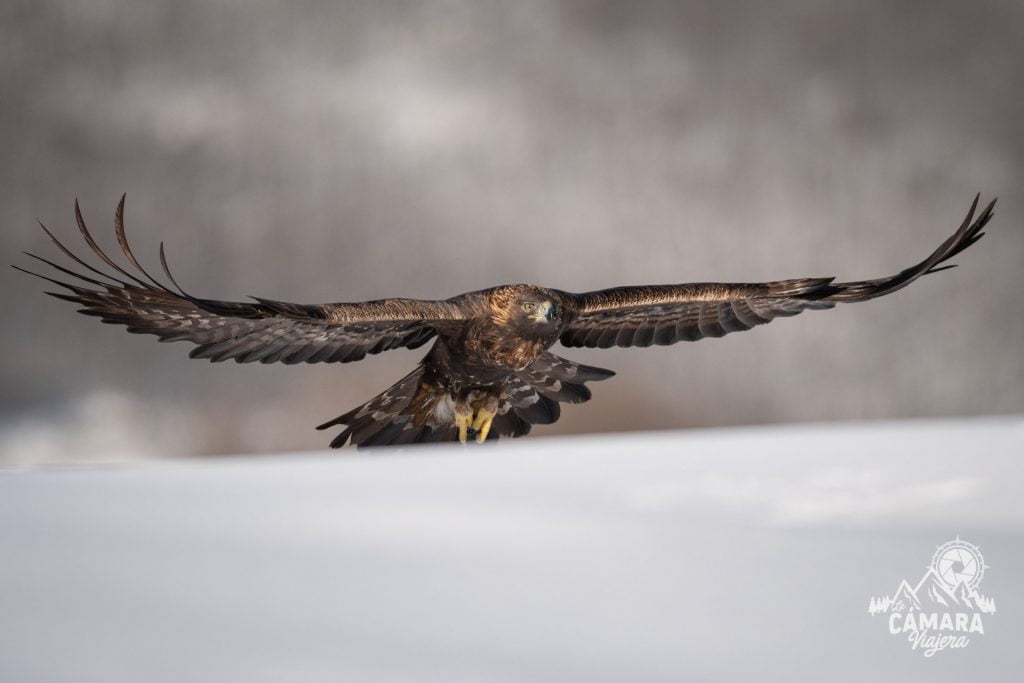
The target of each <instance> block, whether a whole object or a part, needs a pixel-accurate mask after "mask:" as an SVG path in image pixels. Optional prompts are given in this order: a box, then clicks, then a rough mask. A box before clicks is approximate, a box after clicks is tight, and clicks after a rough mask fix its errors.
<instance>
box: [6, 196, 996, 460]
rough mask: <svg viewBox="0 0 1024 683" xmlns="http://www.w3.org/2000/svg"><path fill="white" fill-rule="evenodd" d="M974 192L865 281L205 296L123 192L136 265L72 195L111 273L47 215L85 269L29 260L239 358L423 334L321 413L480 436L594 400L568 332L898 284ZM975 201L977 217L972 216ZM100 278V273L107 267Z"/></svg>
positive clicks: (954, 244)
mask: <svg viewBox="0 0 1024 683" xmlns="http://www.w3.org/2000/svg"><path fill="white" fill-rule="evenodd" d="M978 199H979V197H975V199H974V202H973V203H972V204H971V208H970V211H968V213H967V217H966V218H965V219H964V221H963V223H962V224H961V226H960V228H959V229H958V230H957V231H956V232H955V233H954V234H953V235H952V236H950V237H949V238H948V239H947V240H946V241H945V242H943V243H942V244H941V245H939V247H938V248H937V249H936V250H935V251H934V252H932V254H931V255H930V256H929V257H928V258H926V259H924V260H923V261H921V262H920V263H918V264H916V265H914V266H911V267H909V268H907V269H905V270H902V271H900V272H899V273H897V274H895V275H892V276H890V277H883V278H878V279H875V280H863V281H859V282H834V278H798V279H792V280H779V281H776V282H762V283H748V284H741V283H691V284H679V285H650V286H636V287H615V288H612V289H604V290H600V291H596V292H586V293H583V294H574V293H571V292H565V291H561V290H557V289H550V288H546V287H538V286H534V285H502V286H499V287H492V288H490V289H483V290H480V291H476V292H467V293H465V294H460V295H458V296H454V297H452V298H450V299H444V300H422V299H380V300H377V301H364V302H359V303H335V304H313V305H309V304H293V303H286V302H283V301H273V300H270V299H259V298H254V299H253V302H251V303H250V302H231V301H218V300H215V299H203V298H199V297H196V296H193V295H191V294H188V293H187V292H185V291H184V290H183V289H182V288H181V287H180V286H178V284H177V282H175V279H174V277H173V276H172V275H171V272H170V270H169V269H168V267H167V259H166V257H165V255H164V249H163V245H162V244H161V245H160V264H161V266H162V270H163V273H164V275H165V277H166V279H167V282H168V283H169V284H165V283H163V282H161V281H160V280H157V279H156V278H154V277H153V276H151V275H150V274H149V273H148V272H147V271H146V270H145V269H144V268H143V267H142V265H141V264H140V263H139V261H138V259H136V258H135V255H134V254H133V253H132V251H131V248H130V247H129V246H128V240H127V239H126V237H125V230H124V197H122V198H121V202H120V203H119V204H118V207H117V211H116V212H115V215H114V232H115V236H116V238H117V242H118V244H119V246H120V247H121V251H122V252H124V256H125V258H126V259H127V260H128V263H129V264H130V266H131V267H132V268H134V269H135V271H136V272H134V273H133V272H131V271H130V270H127V269H126V268H123V267H122V266H119V265H118V264H117V263H116V262H115V261H114V260H113V259H112V258H110V257H109V256H108V255H107V254H106V253H105V252H104V251H103V250H102V249H101V248H100V247H99V245H98V244H97V243H96V240H95V239H93V236H92V234H91V233H90V232H89V229H88V228H87V227H86V225H85V221H84V219H83V218H82V212H81V210H80V209H79V207H78V203H77V202H75V219H76V222H77V223H78V228H79V231H80V232H81V234H82V237H83V239H84V240H85V242H86V243H87V244H88V245H89V247H90V249H91V250H92V251H93V252H94V253H95V255H96V256H97V257H98V258H99V259H100V260H101V261H102V262H103V264H105V265H106V266H107V268H109V269H110V270H109V271H108V272H104V271H103V270H101V269H100V268H97V267H94V266H92V265H90V264H89V263H87V262H86V261H85V260H83V259H82V258H80V257H79V256H77V255H76V254H74V253H73V252H72V251H71V250H70V249H68V248H67V247H65V246H64V245H63V244H62V243H61V242H60V241H58V240H57V238H56V237H54V236H53V234H52V233H50V231H49V230H47V229H46V227H45V226H43V225H42V224H41V223H40V227H42V229H43V231H45V232H46V234H47V235H48V236H49V237H50V239H51V240H52V241H53V243H54V244H55V245H56V247H57V248H58V249H59V250H60V251H61V252H63V253H64V255H65V256H67V257H68V258H69V259H71V260H72V261H73V262H74V263H76V264H77V265H78V266H80V267H82V268H84V269H86V271H88V272H89V273H91V275H84V274H82V273H79V272H76V271H74V270H71V269H69V268H65V267H64V266H61V265H58V264H56V263H53V262H52V261H49V260H47V259H44V258H42V257H39V256H36V255H34V254H28V256H30V257H32V258H34V259H37V260H38V261H41V262H43V263H45V264H47V265H49V266H51V267H53V268H55V269H56V270H58V271H59V272H61V273H63V274H64V275H67V276H70V277H71V278H73V279H72V280H70V281H64V280H61V279H57V278H55V277H53V278H51V277H47V276H44V275H40V274H38V273H34V272H32V271H29V270H25V269H23V268H19V267H18V266H15V268H18V269H19V270H23V271H24V272H27V273H29V274H31V275H36V276H38V277H41V278H43V279H45V280H49V281H50V282H52V283H54V284H56V285H58V286H60V287H61V288H63V290H64V291H62V292H47V293H48V294H50V295H51V296H55V297H57V298H59V299H64V300H66V301H71V302H73V303H75V304H78V305H80V306H81V307H82V308H80V309H78V310H79V312H81V313H84V314H86V315H92V316H96V317H99V318H100V319H101V320H102V321H103V322H107V323H117V324H122V325H126V326H127V329H128V331H129V332H135V333H146V334H154V335H156V336H158V337H159V338H160V341H189V342H192V343H193V344H195V345H196V346H195V348H194V349H192V351H191V352H190V353H189V356H190V357H191V358H206V359H209V360H210V361H213V362H218V361H224V360H228V359H233V360H234V361H235V362H238V363H251V362H256V361H259V362H261V363H276V362H280V363H289V364H292V363H348V362H351V361H357V360H360V359H362V358H364V357H365V356H366V354H368V353H380V352H382V351H387V350H389V349H397V348H409V349H414V348H417V347H420V346H423V345H424V344H426V343H427V342H428V341H430V340H432V339H433V340H434V344H433V346H432V347H431V348H430V350H429V351H428V352H427V355H426V356H425V357H424V358H423V360H422V361H420V364H419V366H418V367H417V368H416V369H415V370H413V371H412V372H411V373H409V374H408V375H406V376H405V377H404V378H402V379H401V380H399V381H398V382H397V383H396V384H394V385H393V386H392V387H390V388H389V389H387V390H386V391H384V392H383V393H381V394H379V395H378V396H376V397H374V398H373V399H371V400H370V401H368V402H367V403H365V404H363V405H361V406H358V407H357V408H354V409H353V410H350V411H349V412H347V413H345V414H344V415H341V416H339V417H337V418H335V419H333V420H331V421H329V422H326V423H324V424H322V425H320V426H319V427H318V429H326V428H329V427H332V426H335V425H343V426H344V427H345V429H344V430H343V431H342V432H341V433H340V434H338V436H336V437H335V438H334V440H333V441H331V446H332V447H335V448H337V447H340V446H343V445H345V444H346V443H347V442H351V443H353V444H355V445H356V446H382V445H397V444H407V443H419V442H429V441H454V440H459V441H462V442H463V443H465V442H466V441H467V439H468V438H469V436H470V435H471V434H472V435H473V436H475V438H476V440H477V441H478V442H480V443H483V442H484V441H486V440H488V439H496V438H498V436H510V437H516V436H524V435H526V434H527V433H529V431H530V428H531V426H532V425H535V424H550V423H552V422H555V421H556V420H557V419H558V417H559V412H560V408H559V403H582V402H584V401H587V400H589V399H590V396H591V394H590V389H588V388H587V386H586V383H587V382H590V381H596V380H603V379H607V378H608V377H611V376H612V375H613V374H614V373H613V372H611V371H610V370H604V369H601V368H595V367H590V366H587V365H581V364H579V363H575V362H573V361H570V360H567V359H565V358H561V357H559V356H556V355H555V354H553V353H551V352H550V351H549V350H548V349H549V348H550V347H552V346H553V345H554V344H555V343H556V342H559V341H560V342H561V343H562V344H563V345H565V346H570V347H571V346H585V347H597V348H602V349H604V348H609V347H611V346H626V347H628V346H650V345H652V344H658V345H666V344H674V343H676V342H679V341H696V340H698V339H702V338H704V337H721V336H723V335H725V334H728V333H730V332H739V331H742V330H749V329H750V328H752V327H754V326H755V325H763V324H765V323H768V322H771V321H772V320H773V319H775V318H778V317H785V316H792V315H796V314H798V313H800V312H802V311H805V310H808V309H822V308H832V307H833V306H835V304H837V303H851V302H857V301H867V300H868V299H873V298H875V297H879V296H884V295H886V294H890V293H892V292H894V291H896V290H898V289H901V288H903V287H906V286H907V285H908V284H910V283H911V282H913V281H914V280H916V279H917V278H919V277H921V276H922V275H927V274H929V273H934V272H937V271H940V270H945V269H947V268H952V267H953V266H951V265H941V264H943V263H945V262H946V261H947V260H948V259H949V258H951V257H953V256H955V255H956V254H959V253H960V252H961V251H963V250H964V249H966V248H967V247H969V246H971V245H972V244H974V243H975V242H976V241H978V240H979V239H980V238H981V236H982V235H983V234H984V233H982V232H981V231H982V229H983V228H984V227H985V225H986V224H987V223H988V221H989V220H990V219H991V218H992V209H993V207H994V206H995V200H992V202H991V203H989V204H988V206H986V207H985V208H984V209H983V210H982V211H981V212H980V213H977V208H978ZM976 213H977V215H975V214H976ZM97 278H99V279H97Z"/></svg>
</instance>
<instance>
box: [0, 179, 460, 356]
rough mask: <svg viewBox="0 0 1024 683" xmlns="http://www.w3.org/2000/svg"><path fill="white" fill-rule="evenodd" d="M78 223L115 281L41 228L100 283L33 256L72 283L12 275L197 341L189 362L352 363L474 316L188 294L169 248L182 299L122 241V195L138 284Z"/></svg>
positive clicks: (431, 307) (99, 312)
mask: <svg viewBox="0 0 1024 683" xmlns="http://www.w3.org/2000/svg"><path fill="white" fill-rule="evenodd" d="M75 221H76V223H77V225H78V229H79V232H80V233H81V235H82V237H83V239H84V240H85V242H86V244H87V245H88V246H89V248H90V249H91V250H92V252H93V253H94V254H95V255H96V257H98V258H99V259H100V260H101V261H102V262H103V263H104V264H105V265H106V266H107V267H109V268H110V269H111V270H112V271H113V274H111V273H109V272H104V271H103V270H101V269H100V268H97V267H95V266H92V265H90V264H89V263H88V262H86V261H85V260H84V259H82V258H80V257H79V256H77V255H76V254H74V253H73V252H72V251H71V250H70V249H68V248H67V247H66V246H64V244H62V243H61V242H60V241H59V240H58V239H57V238H56V237H55V236H54V235H53V233H51V232H50V231H49V230H48V229H47V228H46V227H45V226H43V225H42V224H41V223H40V227H42V229H43V231H44V232H45V233H46V235H47V236H48V237H49V238H50V240H51V241H52V242H53V243H54V244H55V245H56V246H57V248H58V249H59V250H60V251H61V252H62V253H63V254H64V255H65V256H67V257H68V258H70V259H71V260H72V261H74V262H75V263H76V264H78V265H79V266H81V267H83V268H85V269H86V270H88V271H89V272H91V273H93V274H95V275H97V276H99V277H101V278H103V280H100V279H96V278H93V277H90V276H86V275H83V274H81V273H78V272H76V271H74V270H72V269H70V268H66V267H64V266H61V265H59V264H56V263H54V262H52V261H49V260H47V259H45V258H42V257H40V256H36V255H34V254H28V256H30V257H32V258H34V259H36V260H38V261H40V262H42V263H44V264H46V265H48V266H51V267H53V268H54V269H56V270H57V271H58V272H60V273H63V274H64V275H66V276H69V277H70V278H71V279H70V280H69V281H64V280H61V279H58V278H53V277H48V276H46V275H41V274H39V273H35V272H32V271H30V270H26V269H24V268H20V267H18V266H15V268H17V269H18V270H21V271H23V272H26V273H29V274H31V275H35V276H37V277H41V278H43V279H45V280H47V281H49V282H51V283H53V284H55V285H57V286H59V287H61V288H63V289H64V290H65V292H48V294H50V295H51V296H55V297H57V298H59V299H62V300H64V301H70V302H72V303H75V304H78V305H79V306H81V308H80V309H79V312H81V313H83V314H86V315H91V316H95V317H98V318H100V319H101V321H102V322H106V323H111V324H119V325H125V326H126V327H127V330H128V331H129V332H132V333H138V334H153V335H156V336H157V337H158V338H159V339H160V341H164V342H171V341H189V342H192V343H193V344H195V345H196V347H195V348H194V349H192V352H191V353H190V354H189V355H190V357H192V358H206V359H209V360H210V361H214V362H217V361H224V360H229V359H234V360H235V361H236V362H239V363H253V362H260V363H275V362H284V363H288V364H293V363H303V362H305V363H317V362H330V363H346V362H352V361H356V360H359V359H361V358H364V357H365V356H366V355H367V354H376V353H381V352H383V351H387V350H389V349H396V348H401V347H409V348H415V347H417V346H421V345H423V344H424V343H426V342H427V341H428V340H429V339H431V338H432V337H433V336H434V335H435V334H436V327H437V326H438V325H446V326H448V325H452V324H458V321H461V320H464V319H465V318H466V315H467V314H466V311H465V310H464V308H463V307H462V306H460V302H459V300H458V299H448V300H443V301H425V300H418V299H382V300H378V301H366V302H360V303H335V304H313V305H309V304H293V303H288V302H283V301H275V300H272V299H262V298H255V297H254V299H253V302H233V301H219V300H214V299H201V298H198V297H194V296H192V295H190V294H188V293H186V292H185V290H183V289H182V288H181V286H180V285H179V284H178V283H177V281H176V280H175V278H174V276H173V275H172V274H171V271H170V268H169V267H168V266H167V257H166V254H165V251H164V246H163V244H162V243H161V245H160V265H161V268H162V269H163V271H164V274H165V275H166V276H167V279H168V280H169V281H170V282H171V284H172V285H173V286H174V287H175V288H176V289H177V291H174V290H172V289H170V288H169V287H167V286H165V285H164V284H162V283H161V282H160V281H159V280H157V279H156V278H154V277H153V276H152V275H151V274H150V273H149V272H148V271H147V270H146V269H145V268H143V266H142V264H141V263H140V262H139V260H138V259H137V258H136V257H135V254H134V253H133V252H132V250H131V247H130V246H129V244H128V239H127V237H126V235H125V229H124V197H123V196H122V197H121V201H120V202H119V204H118V206H117V210H116V212H115V216H114V233H115V236H116V239H117V242H118V245H119V246H120V247H121V251H122V252H123V254H124V257H125V258H126V259H127V260H128V262H129V264H130V265H131V266H132V267H133V268H135V269H136V270H137V271H138V273H139V274H140V275H141V277H137V276H136V275H134V274H132V273H131V272H130V271H129V270H127V269H126V268H124V267H122V266H120V265H118V264H117V263H116V262H115V261H114V259H113V258H111V257H110V256H109V255H108V254H107V253H106V252H104V251H103V250H102V248H101V247H100V246H99V244H98V243H97V242H96V240H95V238H94V237H93V235H92V233H91V232H90V231H89V228H88V227H87V226H86V223H85V219H84V218H83V216H82V211H81V208H80V207H79V205H78V202H77V201H76V202H75ZM122 276H123V277H122ZM123 278H124V279H123ZM143 278H145V279H143ZM108 281H109V282H108Z"/></svg>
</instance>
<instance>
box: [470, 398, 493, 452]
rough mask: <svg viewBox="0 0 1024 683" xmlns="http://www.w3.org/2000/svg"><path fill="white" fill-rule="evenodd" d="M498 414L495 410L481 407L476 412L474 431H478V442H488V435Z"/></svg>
mask: <svg viewBox="0 0 1024 683" xmlns="http://www.w3.org/2000/svg"><path fill="white" fill-rule="evenodd" d="M495 415H497V413H496V412H495V411H493V410H488V409H487V408H483V407H481V408H480V409H479V410H477V411H476V419H475V420H473V429H474V431H476V442H477V443H483V442H484V441H487V433H488V432H490V431H491V422H493V421H494V416H495Z"/></svg>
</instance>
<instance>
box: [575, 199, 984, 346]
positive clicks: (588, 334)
mask: <svg viewBox="0 0 1024 683" xmlns="http://www.w3.org/2000/svg"><path fill="white" fill-rule="evenodd" d="M978 199H979V197H975V198H974V203H973V204H971V209H970V211H969V212H968V213H967V217H966V218H965V219H964V222H963V224H962V225H961V226H960V228H959V230H957V231H956V233H954V234H953V235H952V236H951V237H950V238H949V239H947V240H946V241H945V242H943V243H942V245H940V246H939V248H938V249H936V250H935V251H934V252H933V253H932V255H931V256H929V257H928V258H926V259H925V260H924V261H921V262H920V263H918V264H917V265H915V266H911V267H910V268H907V269H906V270H903V271H900V272H899V273H897V274H896V275H892V276H890V277H883V278H878V279H877V280H864V281H861V282H838V283H837V282H833V280H834V278H802V279H796V280H781V281H778V282H763V283H756V284H755V283H751V284H738V283H737V284H730V283H693V284H683V285H652V286H638V287H616V288H614V289H605V290H601V291H597V292H587V293H585V294H572V295H570V296H571V297H572V298H573V300H574V303H575V306H576V308H577V309H578V315H577V317H576V318H575V320H573V321H572V322H571V323H570V324H569V326H568V327H567V328H566V330H565V332H564V333H563V334H562V336H561V341H562V343H563V344H564V345H566V346H586V347H597V348H602V349H606V348H609V347H611V346H650V345H651V344H660V345H664V344H674V343H676V342H679V341H696V340H698V339H703V338H704V337H721V336H723V335H725V334H728V333H730V332H739V331H741V330H749V329H750V328H752V327H754V326H755V325H763V324H765V323H767V322H771V321H772V320H773V319H774V318H778V317H785V316H791V315H796V314H797V313H800V312H801V311H804V310H807V309H818V308H832V307H833V306H834V305H835V304H836V303H841V302H843V303H845V302H854V301H867V300H868V299H873V298H875V297H879V296H884V295H886V294H889V293H891V292H895V291H896V290H897V289H901V288H903V287H906V286H907V285H908V284H910V283H911V282H913V281H914V280H916V279H917V278H919V277H921V276H922V275H926V274H928V273H935V272H938V271H940V270H945V269H947V268H952V267H953V266H940V265H939V264H941V263H942V262H944V261H946V260H947V259H949V258H951V257H953V256H955V255H956V254H959V253H960V252H961V251H963V250H964V249H966V248H967V247H969V246H971V245H972V244H974V243H975V242H976V241H978V240H979V239H980V238H981V236H982V235H983V234H984V233H982V232H981V230H982V228H984V227H985V224H986V223H988V221H989V219H990V218H992V208H993V207H994V206H995V200H992V202H991V203H990V204H989V205H988V206H987V207H985V209H984V210H983V211H982V212H981V213H980V214H979V215H978V217H977V218H975V217H974V213H975V211H976V209H977V208H978Z"/></svg>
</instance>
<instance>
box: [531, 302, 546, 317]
mask: <svg viewBox="0 0 1024 683" xmlns="http://www.w3.org/2000/svg"><path fill="white" fill-rule="evenodd" d="M550 316H551V302H550V301H545V302H543V303H542V304H540V305H539V306H537V312H536V313H534V314H533V315H531V316H530V319H531V320H547V319H548V318H549V317H550Z"/></svg>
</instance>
